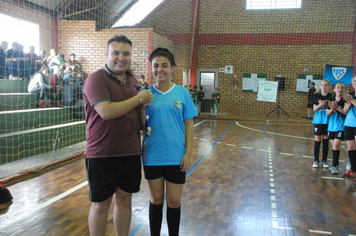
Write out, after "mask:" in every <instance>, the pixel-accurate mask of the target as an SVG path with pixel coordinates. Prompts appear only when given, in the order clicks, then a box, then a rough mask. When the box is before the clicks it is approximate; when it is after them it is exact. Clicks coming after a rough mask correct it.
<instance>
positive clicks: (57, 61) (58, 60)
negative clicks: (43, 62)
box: [48, 53, 67, 74]
mask: <svg viewBox="0 0 356 236" xmlns="http://www.w3.org/2000/svg"><path fill="white" fill-rule="evenodd" d="M66 63H67V61H66V60H65V59H64V55H63V54H62V53H58V55H57V56H55V57H53V58H52V60H51V61H50V63H49V64H48V66H49V69H50V72H51V74H56V73H57V71H58V70H59V69H60V68H61V67H62V66H65V65H66Z"/></svg>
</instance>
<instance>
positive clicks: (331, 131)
mask: <svg viewBox="0 0 356 236" xmlns="http://www.w3.org/2000/svg"><path fill="white" fill-rule="evenodd" d="M352 86H353V88H354V89H356V76H355V77H354V78H353V79H352ZM330 88H331V86H330V83H329V81H328V80H323V81H322V82H321V83H320V86H319V90H318V92H317V93H316V94H315V95H314V97H313V104H314V105H313V109H314V111H315V116H314V119H313V122H312V123H313V124H314V135H315V141H314V163H313V165H312V167H313V168H318V167H319V152H320V146H321V142H323V158H322V166H323V168H324V169H329V170H330V172H331V173H332V174H335V175H336V174H338V170H339V158H340V145H341V141H344V140H345V139H346V141H347V147H348V156H349V159H350V163H351V170H349V171H347V172H346V173H344V174H343V176H345V177H356V151H355V150H356V143H355V141H356V101H355V99H356V96H355V91H354V92H352V93H349V94H346V95H343V93H344V85H343V84H342V83H337V84H336V85H335V88H334V95H332V94H331V93H329V90H330ZM321 140H322V141H321ZM329 140H330V141H331V144H332V156H333V162H332V166H331V167H330V168H329V165H328V162H327V157H328V150H329Z"/></svg>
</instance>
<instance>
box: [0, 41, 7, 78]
mask: <svg viewBox="0 0 356 236" xmlns="http://www.w3.org/2000/svg"><path fill="white" fill-rule="evenodd" d="M8 46H9V43H8V42H6V41H2V42H1V45H0V78H1V79H2V78H5V79H6V67H5V59H6V54H7V52H6V50H7V48H8Z"/></svg>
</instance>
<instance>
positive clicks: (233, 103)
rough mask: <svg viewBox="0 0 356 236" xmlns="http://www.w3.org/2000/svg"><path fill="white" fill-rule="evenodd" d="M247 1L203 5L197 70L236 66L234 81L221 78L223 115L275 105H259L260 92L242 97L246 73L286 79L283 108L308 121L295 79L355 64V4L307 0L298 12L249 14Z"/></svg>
mask: <svg viewBox="0 0 356 236" xmlns="http://www.w3.org/2000/svg"><path fill="white" fill-rule="evenodd" d="M244 2H245V1H234V0H224V1H222V0H208V1H201V2H200V3H201V4H200V12H199V17H200V18H199V37H200V43H199V47H198V68H200V69H212V68H213V69H217V68H221V67H224V66H225V65H233V66H234V74H237V75H238V79H233V75H228V74H223V73H219V88H220V92H221V93H222V97H223V99H221V105H220V108H219V109H220V111H221V112H225V113H228V114H246V115H249V114H253V115H265V114H268V113H269V112H270V111H271V110H272V109H273V108H275V107H276V104H275V103H268V102H261V101H257V100H256V98H257V93H246V92H242V75H243V73H266V74H267V80H274V78H275V76H276V75H282V76H283V77H286V90H285V91H280V92H278V93H279V96H280V99H279V101H280V106H281V107H282V108H283V109H284V110H285V111H286V112H287V113H288V114H289V115H290V116H292V117H301V116H305V113H306V109H305V106H306V103H307V99H306V95H305V94H297V93H296V79H297V75H298V74H305V73H308V74H323V73H324V67H325V64H336V65H351V64H352V58H353V41H352V36H353V34H354V27H355V14H354V12H355V8H356V3H355V2H354V1H352V0H347V1H331V0H329V1H311V0H305V1H303V6H302V9H299V10H272V11H270V10H263V11H246V10H245V9H244V8H245V5H244V4H245V3H244ZM212 12H214V15H215V17H212V16H211V15H212ZM303 68H308V69H309V72H304V71H303ZM235 82H237V84H238V91H237V92H234V91H233V86H234V83H235ZM346 89H348V86H347V88H346ZM274 114H275V113H273V114H271V115H274ZM280 114H281V115H282V113H280Z"/></svg>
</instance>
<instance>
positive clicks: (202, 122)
mask: <svg viewBox="0 0 356 236" xmlns="http://www.w3.org/2000/svg"><path fill="white" fill-rule="evenodd" d="M205 121H206V120H202V121H200V122H199V123H196V124H195V125H194V127H195V126H198V125H200V124H202V123H204V122H205Z"/></svg>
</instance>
